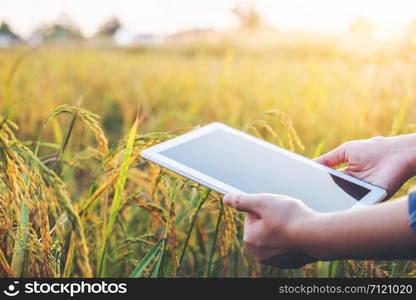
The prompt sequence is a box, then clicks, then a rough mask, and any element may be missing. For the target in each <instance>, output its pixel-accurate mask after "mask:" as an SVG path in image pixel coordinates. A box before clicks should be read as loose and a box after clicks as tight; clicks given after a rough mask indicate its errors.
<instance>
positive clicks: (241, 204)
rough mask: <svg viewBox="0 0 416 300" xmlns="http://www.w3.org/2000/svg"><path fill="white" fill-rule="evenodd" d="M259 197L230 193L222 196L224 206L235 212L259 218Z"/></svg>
mask: <svg viewBox="0 0 416 300" xmlns="http://www.w3.org/2000/svg"><path fill="white" fill-rule="evenodd" d="M259 203H260V197H259V195H250V194H237V193H230V194H226V195H225V196H224V204H225V205H228V206H230V207H232V208H234V209H236V210H239V211H243V212H247V213H253V214H255V215H257V216H260V207H259Z"/></svg>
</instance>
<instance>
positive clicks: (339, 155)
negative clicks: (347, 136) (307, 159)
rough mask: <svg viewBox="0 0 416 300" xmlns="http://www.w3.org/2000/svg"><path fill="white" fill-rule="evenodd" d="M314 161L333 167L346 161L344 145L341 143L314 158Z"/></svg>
mask: <svg viewBox="0 0 416 300" xmlns="http://www.w3.org/2000/svg"><path fill="white" fill-rule="evenodd" d="M314 161H316V162H317V163H320V164H322V165H325V166H328V167H335V166H337V165H339V164H342V163H344V162H347V156H346V152H345V146H344V145H341V146H339V147H337V148H335V149H334V150H332V151H329V152H328V153H326V154H324V155H322V156H319V157H317V158H315V159H314Z"/></svg>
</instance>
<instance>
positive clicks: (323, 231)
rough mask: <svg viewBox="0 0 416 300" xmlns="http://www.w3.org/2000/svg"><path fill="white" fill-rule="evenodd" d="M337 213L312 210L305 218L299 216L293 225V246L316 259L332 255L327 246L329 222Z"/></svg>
mask: <svg viewBox="0 0 416 300" xmlns="http://www.w3.org/2000/svg"><path fill="white" fill-rule="evenodd" d="M336 214H337V213H318V212H314V213H313V214H312V215H310V216H309V217H307V218H299V219H298V221H297V222H295V224H294V226H293V233H292V236H293V244H294V248H295V249H297V250H298V251H300V252H301V253H303V254H305V255H307V256H309V257H312V258H314V259H316V260H329V259H331V258H333V257H334V254H333V253H330V249H329V247H328V245H329V243H330V241H331V239H332V238H333V237H331V236H330V235H331V232H332V231H331V230H330V227H331V224H332V222H333V220H334V218H335V219H336Z"/></svg>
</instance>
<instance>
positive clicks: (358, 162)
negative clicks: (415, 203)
mask: <svg viewBox="0 0 416 300" xmlns="http://www.w3.org/2000/svg"><path fill="white" fill-rule="evenodd" d="M315 161H316V162H318V163H321V164H324V165H326V166H329V167H336V166H338V165H340V164H342V163H346V164H347V167H346V168H344V169H342V170H341V171H342V172H344V173H346V174H348V175H351V176H354V177H357V178H359V179H363V180H365V181H367V182H369V183H372V184H374V185H377V186H380V187H382V188H384V189H386V190H387V192H388V197H391V196H392V195H393V194H394V193H395V192H396V191H397V190H398V189H399V188H400V187H401V186H402V185H403V183H405V182H406V181H407V180H408V179H409V178H410V177H413V176H414V175H415V174H416V135H415V134H409V135H402V136H396V137H374V138H370V139H366V140H357V141H350V142H347V143H344V144H342V145H341V146H339V147H338V148H336V149H334V150H332V151H330V152H328V153H326V154H324V155H322V156H320V157H318V158H316V159H315Z"/></svg>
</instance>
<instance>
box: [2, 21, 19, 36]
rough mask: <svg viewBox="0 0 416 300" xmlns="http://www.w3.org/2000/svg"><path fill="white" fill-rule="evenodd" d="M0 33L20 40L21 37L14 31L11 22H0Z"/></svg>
mask: <svg viewBox="0 0 416 300" xmlns="http://www.w3.org/2000/svg"><path fill="white" fill-rule="evenodd" d="M0 35H2V36H7V37H9V38H11V39H13V40H20V37H19V36H18V35H17V34H16V33H14V32H13V30H12V29H11V28H10V26H9V24H7V23H6V22H1V23H0Z"/></svg>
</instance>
